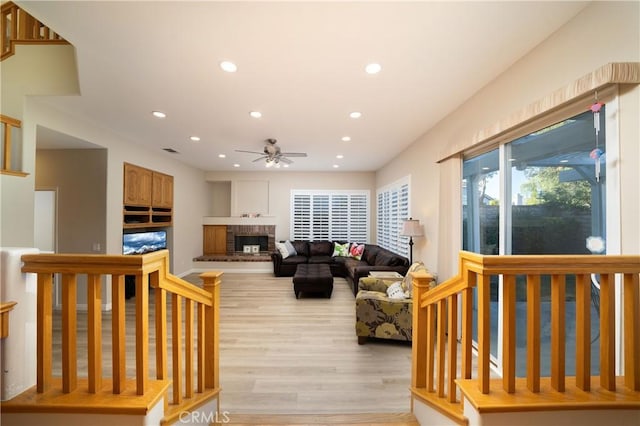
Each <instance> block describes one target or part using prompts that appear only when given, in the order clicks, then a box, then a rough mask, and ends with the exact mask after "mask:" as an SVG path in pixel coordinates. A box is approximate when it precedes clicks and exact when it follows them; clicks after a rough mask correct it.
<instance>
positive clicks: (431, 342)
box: [427, 304, 437, 392]
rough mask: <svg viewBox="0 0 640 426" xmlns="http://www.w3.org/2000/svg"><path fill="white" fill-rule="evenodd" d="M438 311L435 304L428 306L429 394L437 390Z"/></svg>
mask: <svg viewBox="0 0 640 426" xmlns="http://www.w3.org/2000/svg"><path fill="white" fill-rule="evenodd" d="M436 309H437V308H436V305H435V304H431V305H429V306H427V392H433V391H434V388H435V385H434V380H433V374H434V371H435V364H436V358H435V349H436Z"/></svg>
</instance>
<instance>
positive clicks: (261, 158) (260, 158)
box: [252, 155, 269, 163]
mask: <svg viewBox="0 0 640 426" xmlns="http://www.w3.org/2000/svg"><path fill="white" fill-rule="evenodd" d="M265 158H269V157H267V156H266V155H263V156H262V157H258V158H256V159H255V160H253V161H252V163H255V162H258V161H260V160H264V159H265Z"/></svg>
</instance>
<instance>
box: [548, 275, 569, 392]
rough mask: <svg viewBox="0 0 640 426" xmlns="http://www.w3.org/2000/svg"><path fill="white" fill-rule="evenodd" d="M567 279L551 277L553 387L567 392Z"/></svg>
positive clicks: (557, 276) (558, 276)
mask: <svg viewBox="0 0 640 426" xmlns="http://www.w3.org/2000/svg"><path fill="white" fill-rule="evenodd" d="M565 278H566V277H565V276H564V275H552V276H551V387H552V388H553V389H555V390H556V391H558V392H564V390H565V364H566V363H565V327H566V324H565V304H566V300H565V299H566V292H565V288H566V284H565V282H566V279H565Z"/></svg>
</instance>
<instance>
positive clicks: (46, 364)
mask: <svg viewBox="0 0 640 426" xmlns="http://www.w3.org/2000/svg"><path fill="white" fill-rule="evenodd" d="M37 286H38V290H37V291H38V293H37V296H36V298H37V302H36V304H37V309H38V313H37V320H36V322H37V324H36V327H37V344H36V345H37V346H36V347H37V351H38V353H37V355H36V359H37V361H36V364H37V365H36V368H37V379H36V390H37V392H38V393H43V392H46V391H48V390H49V389H50V388H51V384H52V374H51V366H52V362H53V357H52V344H53V343H52V337H51V335H52V333H53V299H52V296H53V276H52V274H51V273H46V272H40V273H38V284H37Z"/></svg>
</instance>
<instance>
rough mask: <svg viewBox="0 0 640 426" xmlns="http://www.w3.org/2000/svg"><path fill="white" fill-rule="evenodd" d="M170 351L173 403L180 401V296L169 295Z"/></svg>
mask: <svg viewBox="0 0 640 426" xmlns="http://www.w3.org/2000/svg"><path fill="white" fill-rule="evenodd" d="M171 340H172V342H173V345H172V350H171V353H172V355H173V371H172V378H173V403H174V404H180V403H181V402H182V297H181V296H179V295H177V294H175V293H174V294H172V295H171Z"/></svg>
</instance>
